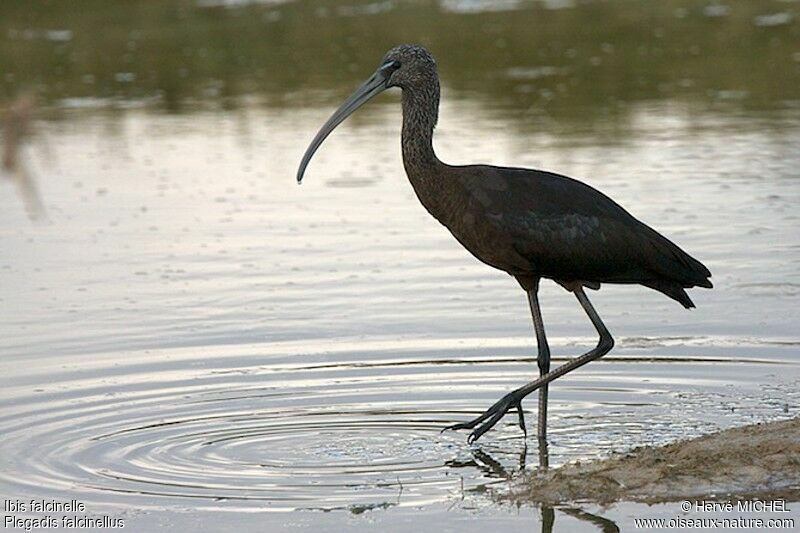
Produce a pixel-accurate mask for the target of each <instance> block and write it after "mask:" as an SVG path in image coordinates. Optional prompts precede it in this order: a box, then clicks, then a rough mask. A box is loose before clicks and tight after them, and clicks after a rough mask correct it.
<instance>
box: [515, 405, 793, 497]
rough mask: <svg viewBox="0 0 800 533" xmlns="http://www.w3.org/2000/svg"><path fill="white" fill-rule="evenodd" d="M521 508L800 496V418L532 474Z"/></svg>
mask: <svg viewBox="0 0 800 533" xmlns="http://www.w3.org/2000/svg"><path fill="white" fill-rule="evenodd" d="M507 497H508V498H509V499H510V500H512V501H514V502H516V503H524V502H536V503H545V504H561V503H566V502H595V503H600V504H608V503H613V502H616V501H636V502H643V503H660V502H669V501H677V500H684V499H691V498H703V499H717V498H736V497H741V498H756V497H760V498H770V499H774V498H783V499H787V500H795V501H796V500H798V499H800V418H794V419H792V420H786V421H780V422H770V423H761V424H754V425H751V426H744V427H739V428H734V429H729V430H725V431H720V432H718V433H712V434H710V435H704V436H702V437H699V438H696V439H691V440H685V441H679V442H675V443H671V444H668V445H665V446H659V447H651V446H644V447H640V448H635V449H633V450H631V451H629V452H627V453H622V454H618V455H614V456H612V457H609V458H607V459H601V460H596V461H590V462H577V463H573V464H569V465H565V466H563V467H560V468H557V469H551V470H549V471H544V472H542V471H540V472H536V473H532V474H530V475H526V476H525V477H524V478H522V479H520V480H519V482H518V483H517V484H516V485H515V486H514V488H513V489H512V491H511V493H510V494H509V495H508V496H507Z"/></svg>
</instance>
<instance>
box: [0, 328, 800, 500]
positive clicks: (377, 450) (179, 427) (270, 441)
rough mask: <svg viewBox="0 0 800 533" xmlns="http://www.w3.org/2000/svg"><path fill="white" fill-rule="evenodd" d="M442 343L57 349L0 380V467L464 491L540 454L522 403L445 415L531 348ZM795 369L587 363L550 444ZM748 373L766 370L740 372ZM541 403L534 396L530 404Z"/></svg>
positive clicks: (764, 391) (134, 478)
mask: <svg viewBox="0 0 800 533" xmlns="http://www.w3.org/2000/svg"><path fill="white" fill-rule="evenodd" d="M446 344H447V343H446V342H441V343H433V344H430V345H424V344H422V343H416V344H409V343H405V344H404V343H401V342H393V343H386V344H381V343H374V342H373V343H371V344H370V343H366V342H364V343H360V344H350V343H339V344H333V345H331V344H328V345H327V346H326V347H325V348H324V349H322V348H320V349H319V350H317V351H314V350H311V349H309V348H308V345H305V346H304V350H305V351H304V352H300V349H299V346H298V345H291V344H284V345H281V344H275V345H270V346H251V347H247V348H241V347H231V348H217V349H213V350H212V349H205V348H204V349H201V350H188V349H182V350H175V351H171V352H146V353H138V354H133V355H131V356H129V357H126V358H125V362H124V363H123V364H120V363H119V361H118V359H115V358H114V357H109V358H108V359H104V358H102V357H99V358H96V359H94V360H93V361H92V363H91V364H88V363H86V364H83V365H81V366H71V365H69V364H58V362H59V361H58V360H57V359H54V361H53V365H51V369H56V370H53V373H55V374H56V376H55V377H52V376H51V377H49V378H47V379H46V380H45V378H43V377H42V376H41V375H38V376H37V375H35V374H31V375H21V376H20V379H19V380H18V381H17V383H16V384H15V385H14V386H11V387H9V388H6V389H5V390H4V393H3V397H2V401H3V411H2V412H3V416H2V418H0V431H2V434H3V439H2V441H1V442H0V456H2V457H3V463H4V465H3V469H2V473H1V474H0V476H2V481H3V483H4V485H6V486H7V487H8V488H9V492H10V493H12V494H19V495H24V494H30V495H32V496H35V497H46V496H52V497H57V495H58V494H59V493H63V491H65V490H69V491H70V493H71V494H76V493H77V494H80V495H81V497H82V498H83V499H84V500H85V501H93V502H103V503H113V504H115V505H130V506H136V507H137V508H146V507H147V506H160V507H163V506H165V505H169V502H176V501H179V500H180V499H186V498H192V499H194V500H193V501H194V504H193V505H204V503H202V502H205V505H208V506H223V507H225V508H241V507H243V506H244V507H252V508H256V509H262V510H291V509H322V510H329V509H349V510H350V511H352V512H359V511H360V510H363V509H373V508H376V507H377V508H385V507H389V506H395V505H400V506H419V505H425V504H428V503H431V502H443V501H448V500H457V499H461V498H463V497H464V493H465V492H469V491H470V490H471V489H475V488H482V487H484V486H485V485H487V484H490V483H496V482H498V481H502V480H504V479H506V478H508V477H510V476H512V475H513V474H514V473H515V472H516V471H518V470H519V469H520V468H526V467H527V468H535V467H536V466H537V460H536V457H537V454H536V453H535V450H533V449H531V450H528V449H526V446H525V440H524V439H523V438H522V435H521V433H520V431H519V429H518V428H517V427H516V417H508V418H509V419H508V420H505V421H504V422H503V423H502V424H501V425H500V426H499V427H498V428H497V429H496V430H495V431H493V432H491V433H489V434H487V435H486V436H485V437H484V438H483V439H482V440H481V441H480V443H479V445H478V446H472V447H470V446H467V445H466V443H465V434H464V433H444V434H442V433H440V430H441V429H442V428H443V427H444V426H445V425H447V424H450V423H452V422H454V421H458V420H465V419H467V418H469V417H473V416H475V415H477V414H478V413H480V412H481V410H482V409H483V408H485V407H487V406H488V405H490V404H491V403H492V402H493V401H494V399H496V397H497V396H498V395H499V394H501V393H502V392H503V391H506V390H508V389H510V388H512V387H514V386H516V385H518V384H519V383H521V382H522V381H524V380H525V379H528V377H530V376H531V375H532V371H533V370H534V369H535V365H534V364H533V362H532V359H531V358H530V357H527V356H520V355H515V354H519V353H524V351H525V350H524V349H523V348H522V347H515V346H492V345H491V343H489V342H487V341H480V342H477V341H476V342H474V343H473V344H472V345H465V344H464V343H462V344H461V345H459V351H458V353H456V351H455V350H453V349H452V348H447V347H445V345H446ZM454 344H455V343H452V344H450V345H451V346H452V345H454ZM570 344H572V343H571V342H564V343H563V345H570ZM662 349H663V347H662ZM773 350H774V349H773ZM748 351H752V348H750V349H748ZM497 354H500V355H497ZM742 365H746V366H747V367H748V372H742ZM712 368H713V370H714V371H713V372H703V371H702V370H703V369H712ZM698 369H699V370H700V371H698ZM797 373H798V371H797V367H796V365H793V364H791V363H790V362H788V361H781V360H766V359H765V360H761V359H748V360H743V359H735V358H730V357H729V358H720V357H714V356H710V355H709V356H707V357H705V358H703V357H701V358H697V357H695V358H688V357H685V356H675V357H662V358H660V359H653V358H651V357H639V356H636V357H634V356H622V357H617V358H610V359H608V360H607V361H605V362H602V363H598V364H595V365H590V367H589V368H587V369H584V370H581V371H580V373H579V374H576V375H575V376H574V377H571V378H569V379H567V380H563V382H560V383H558V384H557V385H556V386H554V387H553V389H552V390H553V392H552V404H551V446H550V454H551V462H552V464H558V463H562V462H565V461H569V460H571V459H573V458H578V457H581V458H585V457H587V456H597V455H603V454H606V453H608V452H610V451H612V450H619V449H622V448H626V447H630V446H633V445H637V444H647V443H656V442H662V441H665V440H671V439H674V438H677V437H680V436H687V435H691V434H697V433H703V432H707V431H709V430H711V429H714V428H716V427H723V426H727V425H734V424H737V423H743V422H745V421H749V420H750V419H752V418H754V417H758V418H759V419H764V418H765V417H768V418H769V417H773V418H779V417H782V416H791V415H792V414H793V413H794V412H795V411H796V409H797V404H798V403H800V395H799V394H798V392H797V390H798V387H797V386H796V379H797ZM778 374H781V376H782V377H781V378H780V379H773V378H770V376H776V375H778ZM742 375H752V376H759V375H761V376H762V377H761V378H759V379H757V380H755V381H754V382H753V383H744V382H741V378H734V376H742ZM787 375H788V376H792V375H793V376H794V377H791V378H790V379H786V376H787ZM735 379H739V382H736V381H735ZM51 380H52V381H51ZM732 380H734V381H733V382H734V383H735V385H734V386H731V385H730V383H731V382H732ZM764 382H770V383H771V384H770V386H769V387H765V386H763V385H758V383H764ZM49 383H53V384H54V385H49ZM676 383H680V384H681V386H680V387H676V386H675V385H676ZM771 398H781V402H784V403H785V401H786V400H785V398H790V403H791V405H790V404H788V403H787V404H786V405H783V404H781V403H780V402H776V401H772V400H771ZM677 403H680V404H681V409H674V408H667V407H668V406H669V405H672V404H677ZM535 407H536V405H535V402H534V401H529V402H528V405H527V408H528V409H530V410H531V411H532V412H531V413H529V416H528V418H529V420H531V421H532V420H534V417H533V416H532V415H533V414H535ZM529 442H533V440H532V439H531V440H529ZM198 502H201V503H198Z"/></svg>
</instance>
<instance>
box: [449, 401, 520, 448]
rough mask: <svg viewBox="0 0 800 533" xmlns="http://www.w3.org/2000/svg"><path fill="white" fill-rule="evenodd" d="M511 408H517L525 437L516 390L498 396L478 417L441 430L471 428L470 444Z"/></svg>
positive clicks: (468, 439)
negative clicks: (500, 396)
mask: <svg viewBox="0 0 800 533" xmlns="http://www.w3.org/2000/svg"><path fill="white" fill-rule="evenodd" d="M512 408H516V409H517V414H518V415H519V427H520V428H521V429H522V432H523V433H524V434H525V436H526V437H527V436H528V431H527V429H526V428H525V416H524V415H523V414H522V397H520V396H519V395H518V394H517V393H516V391H514V392H510V393H508V394H506V395H505V396H503V397H502V398H500V399H499V400H498V401H497V402H495V404H494V405H492V406H491V407H490V408H489V409H487V410H486V411H485V412H484V413H483V414H482V415H480V416H479V417H477V418H475V419H473V420H470V421H469V422H461V423H460V424H453V425H452V426H447V427H446V428H444V429H443V430H442V432H445V431H447V430H457V429H471V430H472V433H470V435H469V437H467V442H468V443H469V444H472V443H473V442H475V441H476V440H478V439H479V438H481V435H483V434H484V433H486V432H487V431H489V430H490V429H492V427H494V425H495V424H497V422H499V421H500V419H501V418H503V416H505V414H506V413H507V412H508V411H509V410H510V409H512ZM476 426H477V427H476Z"/></svg>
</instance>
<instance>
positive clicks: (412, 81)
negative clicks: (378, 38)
mask: <svg viewBox="0 0 800 533" xmlns="http://www.w3.org/2000/svg"><path fill="white" fill-rule="evenodd" d="M431 82H435V85H436V87H437V88H438V80H437V74H436V62H435V61H434V60H433V56H432V55H431V54H430V52H428V51H427V50H426V49H425V48H423V47H421V46H417V45H413V44H401V45H400V46H396V47H394V48H392V49H391V50H389V51H388V52H386V55H384V56H383V59H382V60H381V62H380V64H379V65H378V69H377V70H376V71H375V72H374V73H373V74H372V76H370V78H369V79H368V80H367V81H366V82H364V84H363V85H361V87H359V88H358V89H357V90H356V92H354V93H353V94H352V95H350V97H349V98H348V99H347V100H345V101H344V103H343V104H342V105H341V106H339V109H337V110H336V112H335V113H334V114H333V115H331V118H329V119H328V121H327V122H325V124H323V125H322V127H321V128H320V130H319V131H318V132H317V135H316V136H315V137H314V140H312V141H311V144H310V145H309V146H308V148H307V149H306V153H305V154H304V155H303V160H302V161H301V162H300V168H298V169H297V183H300V182H301V181H302V180H303V173H304V172H305V170H306V167H307V166H308V163H309V162H310V161H311V157H312V156H313V155H314V152H316V151H317V148H319V146H320V145H321V144H322V141H324V140H325V139H326V138H327V137H328V135H330V134H331V132H332V131H333V130H334V129H335V128H336V126H338V125H339V124H341V123H342V122H343V121H344V119H346V118H347V117H349V116H350V115H351V114H353V112H354V111H355V110H356V109H358V108H359V107H361V106H362V105H364V104H365V103H366V102H367V101H368V100H370V99H371V98H372V97H373V96H375V95H377V94H379V93H382V92H383V91H385V90H386V89H388V88H390V87H400V88H402V89H411V88H415V87H423V86H425V85H426V83H427V84H430V83H431Z"/></svg>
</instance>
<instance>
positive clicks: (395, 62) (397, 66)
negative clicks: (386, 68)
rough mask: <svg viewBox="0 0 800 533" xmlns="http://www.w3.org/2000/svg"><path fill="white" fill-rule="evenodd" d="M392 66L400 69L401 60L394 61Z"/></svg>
mask: <svg viewBox="0 0 800 533" xmlns="http://www.w3.org/2000/svg"><path fill="white" fill-rule="evenodd" d="M392 68H393V69H394V70H397V69H399V68H400V62H399V61H392Z"/></svg>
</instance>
